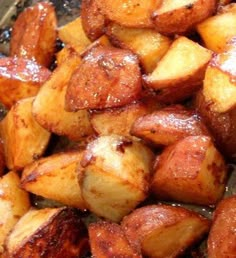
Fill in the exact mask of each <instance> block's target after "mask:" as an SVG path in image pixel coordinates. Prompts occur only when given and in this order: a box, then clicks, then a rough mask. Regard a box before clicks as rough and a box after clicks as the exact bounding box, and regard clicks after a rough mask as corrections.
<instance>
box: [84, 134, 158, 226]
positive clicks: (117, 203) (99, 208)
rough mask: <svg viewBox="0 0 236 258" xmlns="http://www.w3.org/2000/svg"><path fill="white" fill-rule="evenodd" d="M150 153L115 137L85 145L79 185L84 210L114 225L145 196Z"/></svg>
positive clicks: (141, 147) (147, 185) (104, 137)
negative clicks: (86, 208)
mask: <svg viewBox="0 0 236 258" xmlns="http://www.w3.org/2000/svg"><path fill="white" fill-rule="evenodd" d="M152 158H153V156H152V153H151V152H150V150H149V149H148V148H147V147H145V146H144V145H142V144H141V143H139V142H137V141H134V140H131V139H129V138H127V137H122V136H118V135H110V136H101V137H99V138H97V139H96V140H95V141H93V142H91V143H89V144H88V146H87V149H86V152H85V155H84V158H83V160H82V162H81V165H82V167H84V169H83V171H82V172H80V176H79V182H80V186H81V191H82V197H83V198H84V200H85V202H86V204H87V206H88V209H89V210H90V211H92V212H94V213H95V214H97V215H98V216H101V217H104V218H107V219H109V220H112V221H115V222H118V221H120V220H121V219H122V217H123V216H125V215H126V214H128V213H129V212H130V211H132V210H133V209H134V208H135V207H136V206H137V205H138V204H139V203H140V202H141V201H143V200H144V199H145V198H146V197H147V194H148V189H149V183H148V179H149V176H150V166H151V162H152Z"/></svg>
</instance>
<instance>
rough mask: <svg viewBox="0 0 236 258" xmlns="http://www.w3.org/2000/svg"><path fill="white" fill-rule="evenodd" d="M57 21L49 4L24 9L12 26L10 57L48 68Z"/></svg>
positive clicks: (53, 50) (52, 51)
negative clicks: (25, 59) (29, 60)
mask: <svg viewBox="0 0 236 258" xmlns="http://www.w3.org/2000/svg"><path fill="white" fill-rule="evenodd" d="M56 27H57V19H56V14H55V10H54V7H53V5H52V4H51V3H49V2H43V3H38V4H36V5H35V6H33V7H28V8H26V9H25V10H24V11H23V12H22V13H21V14H20V15H19V16H18V18H17V20H16V22H15V23H14V25H13V29H12V36H11V41H10V55H11V56H18V57H24V58H28V59H33V60H35V61H36V62H37V63H39V64H41V65H43V66H46V67H48V66H50V64H51V63H52V59H53V55H54V52H55V47H56V38H57V31H56Z"/></svg>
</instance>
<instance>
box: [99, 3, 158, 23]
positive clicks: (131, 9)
mask: <svg viewBox="0 0 236 258" xmlns="http://www.w3.org/2000/svg"><path fill="white" fill-rule="evenodd" d="M161 3H162V1H161V0H149V1H146V0H130V1H125V0H105V1H100V3H99V5H100V8H101V10H102V12H103V13H104V14H105V16H106V18H107V19H108V20H111V21H114V22H116V23H118V24H121V25H123V26H126V27H134V28H151V27H153V21H152V13H153V12H154V11H155V10H156V9H157V8H158V7H159V6H160V5H161Z"/></svg>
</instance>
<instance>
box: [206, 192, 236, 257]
mask: <svg viewBox="0 0 236 258" xmlns="http://www.w3.org/2000/svg"><path fill="white" fill-rule="evenodd" d="M235 210H236V195H233V196H231V197H228V198H226V199H224V200H222V201H221V202H220V203H219V204H218V206H217V207H216V210H215V211H214V216H213V223H212V227H211V230H210V234H209V238H208V242H207V243H208V256H209V258H228V257H232V258H233V257H235V254H236V234H235V231H236V217H235Z"/></svg>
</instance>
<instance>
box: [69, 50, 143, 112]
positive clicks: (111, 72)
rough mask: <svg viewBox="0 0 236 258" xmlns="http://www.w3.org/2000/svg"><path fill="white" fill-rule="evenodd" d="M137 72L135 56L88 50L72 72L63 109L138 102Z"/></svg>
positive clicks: (139, 82)
mask: <svg viewBox="0 0 236 258" xmlns="http://www.w3.org/2000/svg"><path fill="white" fill-rule="evenodd" d="M141 89H142V85H141V72H140V68H139V64H138V59H137V57H136V56H135V55H134V54H132V52H131V51H129V50H123V49H117V48H113V47H97V48H94V49H91V51H90V52H89V53H87V55H86V56H85V57H84V59H83V61H82V63H81V65H80V66H79V67H78V69H77V70H76V71H75V72H74V74H73V75H72V77H71V80H70V82H69V85H68V89H67V92H66V106H65V108H66V110H67V111H72V112H73V111H77V110H79V109H86V108H90V109H102V108H110V107H119V106H123V105H125V104H129V103H131V102H132V101H135V100H137V99H139V97H140V93H141Z"/></svg>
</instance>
